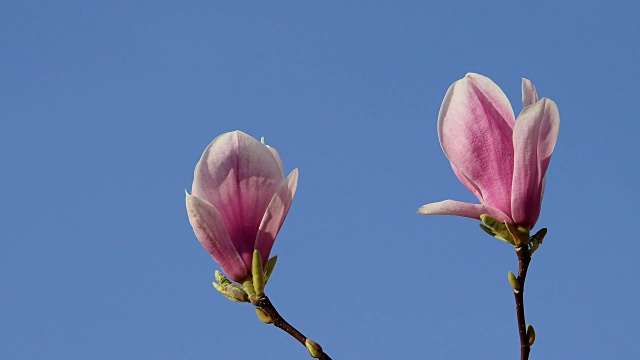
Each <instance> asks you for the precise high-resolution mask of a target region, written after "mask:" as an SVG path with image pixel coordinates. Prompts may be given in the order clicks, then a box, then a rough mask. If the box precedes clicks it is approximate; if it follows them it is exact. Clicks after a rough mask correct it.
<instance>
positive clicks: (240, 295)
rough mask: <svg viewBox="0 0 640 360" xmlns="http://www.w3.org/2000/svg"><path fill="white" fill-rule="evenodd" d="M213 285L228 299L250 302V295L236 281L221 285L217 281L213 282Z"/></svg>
mask: <svg viewBox="0 0 640 360" xmlns="http://www.w3.org/2000/svg"><path fill="white" fill-rule="evenodd" d="M213 287H214V288H216V290H218V291H219V292H220V293H221V294H222V295H224V296H225V297H226V298H227V299H229V300H231V301H235V302H248V301H249V296H248V295H247V293H246V292H245V291H244V289H242V286H240V285H238V284H234V283H229V284H225V285H219V284H217V283H215V282H214V283H213Z"/></svg>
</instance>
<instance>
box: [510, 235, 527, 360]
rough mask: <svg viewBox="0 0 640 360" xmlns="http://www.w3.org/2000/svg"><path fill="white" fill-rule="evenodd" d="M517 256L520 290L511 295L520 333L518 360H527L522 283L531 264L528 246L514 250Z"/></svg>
mask: <svg viewBox="0 0 640 360" xmlns="http://www.w3.org/2000/svg"><path fill="white" fill-rule="evenodd" d="M516 255H518V278H517V279H518V283H520V289H518V290H514V291H513V295H514V296H515V298H516V313H517V316H518V332H519V333H520V360H528V359H529V353H530V352H531V345H529V338H528V337H527V323H526V322H525V319H524V282H525V280H526V279H527V270H528V269H529V263H530V262H531V252H530V251H529V248H528V246H526V245H525V246H521V247H517V248H516Z"/></svg>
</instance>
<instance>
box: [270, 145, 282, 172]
mask: <svg viewBox="0 0 640 360" xmlns="http://www.w3.org/2000/svg"><path fill="white" fill-rule="evenodd" d="M267 148H268V149H269V151H271V154H273V157H274V158H275V159H276V162H277V163H278V167H280V173H281V174H282V177H283V178H284V167H283V166H282V159H280V154H278V151H277V150H276V149H275V148H274V147H271V146H269V145H267Z"/></svg>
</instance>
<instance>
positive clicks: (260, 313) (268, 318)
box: [256, 308, 273, 324]
mask: <svg viewBox="0 0 640 360" xmlns="http://www.w3.org/2000/svg"><path fill="white" fill-rule="evenodd" d="M256 315H258V319H260V321H262V322H263V323H265V324H272V323H273V320H271V316H269V315H268V314H267V313H266V312H264V311H263V310H262V309H260V308H256Z"/></svg>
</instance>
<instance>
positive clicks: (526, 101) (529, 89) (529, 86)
mask: <svg viewBox="0 0 640 360" xmlns="http://www.w3.org/2000/svg"><path fill="white" fill-rule="evenodd" d="M537 102H538V93H537V92H536V87H535V86H533V83H532V82H531V80H529V79H525V78H522V107H523V108H526V107H527V106H529V105H532V104H535V103H537Z"/></svg>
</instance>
